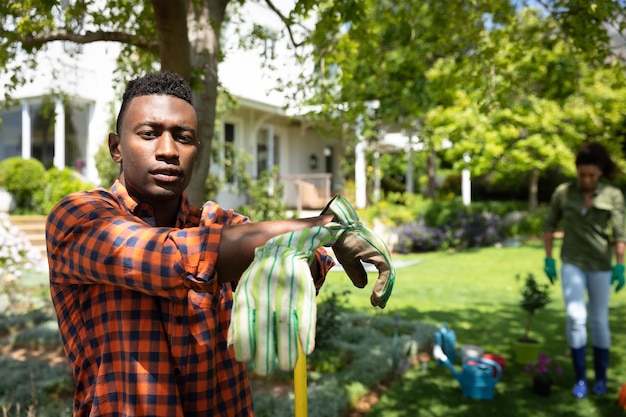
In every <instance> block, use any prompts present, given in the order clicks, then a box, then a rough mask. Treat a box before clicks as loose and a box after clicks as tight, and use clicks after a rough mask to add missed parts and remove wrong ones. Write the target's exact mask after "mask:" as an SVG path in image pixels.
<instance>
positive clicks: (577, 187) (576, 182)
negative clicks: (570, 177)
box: [574, 180, 606, 195]
mask: <svg viewBox="0 0 626 417" xmlns="http://www.w3.org/2000/svg"><path fill="white" fill-rule="evenodd" d="M574 184H575V186H576V189H577V190H578V191H580V192H581V193H582V192H583V187H581V185H580V183H579V182H578V181H577V180H574ZM604 187H606V184H604V183H603V182H601V181H598V183H597V184H596V189H595V190H593V195H598V194H599V193H600V192H601V191H602V190H603V189H604Z"/></svg>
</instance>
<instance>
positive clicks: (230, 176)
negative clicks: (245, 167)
mask: <svg viewBox="0 0 626 417" xmlns="http://www.w3.org/2000/svg"><path fill="white" fill-rule="evenodd" d="M235 173H236V169H235V125H234V124H232V123H224V180H225V181H226V183H228V184H234V183H235V178H236V175H235Z"/></svg>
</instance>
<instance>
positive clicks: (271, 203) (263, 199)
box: [237, 167, 287, 222]
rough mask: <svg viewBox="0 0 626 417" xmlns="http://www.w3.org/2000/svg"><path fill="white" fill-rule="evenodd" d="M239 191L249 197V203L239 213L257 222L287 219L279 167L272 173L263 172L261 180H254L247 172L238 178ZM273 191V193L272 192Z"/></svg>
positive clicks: (239, 209) (240, 208)
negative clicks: (279, 179)
mask: <svg viewBox="0 0 626 417" xmlns="http://www.w3.org/2000/svg"><path fill="white" fill-rule="evenodd" d="M238 185H239V190H240V191H241V192H244V193H245V194H246V196H247V200H248V203H247V204H245V205H244V206H242V207H239V208H238V209H237V211H238V212H239V213H242V214H245V215H246V216H248V217H250V219H252V220H253V221H255V222H260V221H266V220H279V219H284V218H285V211H286V209H287V207H286V205H285V204H284V203H283V188H284V186H283V184H281V183H280V182H279V181H278V167H274V169H272V171H271V172H267V171H263V172H262V173H261V175H260V176H259V178H257V179H252V178H251V177H250V175H249V174H248V173H247V172H245V173H242V175H240V176H239V177H238ZM270 190H271V191H270Z"/></svg>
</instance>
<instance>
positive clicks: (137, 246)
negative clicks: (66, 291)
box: [46, 190, 226, 299]
mask: <svg viewBox="0 0 626 417" xmlns="http://www.w3.org/2000/svg"><path fill="white" fill-rule="evenodd" d="M225 216H226V215H225ZM220 221H222V222H223V221H224V219H220ZM222 227H223V225H222V224H219V223H215V224H210V225H208V224H206V223H203V224H201V225H200V226H196V227H189V228H180V229H179V228H162V227H151V226H150V225H148V224H147V223H144V222H143V221H142V220H141V219H139V218H137V217H135V216H134V215H132V214H131V213H129V212H128V211H127V210H126V209H125V208H124V207H122V205H121V203H120V202H119V201H118V200H116V199H115V198H114V197H113V196H112V195H111V194H109V193H108V192H106V191H104V190H98V191H95V192H94V191H91V192H82V193H76V194H71V195H69V196H67V197H66V198H64V199H63V200H62V201H61V202H60V203H59V204H57V205H56V206H55V208H54V209H53V210H52V211H51V212H50V214H49V216H48V218H47V222H46V245H47V251H48V262H49V266H50V281H51V283H59V284H64V285H71V284H89V283H90V284H97V283H100V284H109V285H113V286H119V287H123V288H129V289H132V290H135V291H140V292H144V293H147V294H151V295H158V296H163V297H169V298H172V297H173V298H178V299H183V298H186V297H187V292H188V289H189V288H193V289H194V290H195V291H209V290H213V289H215V288H217V286H215V285H214V284H215V283H214V282H212V281H214V275H215V260H216V258H217V248H218V246H219V242H220V239H221V231H222Z"/></svg>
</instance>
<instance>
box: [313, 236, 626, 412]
mask: <svg viewBox="0 0 626 417" xmlns="http://www.w3.org/2000/svg"><path fill="white" fill-rule="evenodd" d="M558 256H559V254H558V253H555V257H556V258H557V259H558ZM416 258H418V259H419V260H420V262H419V263H417V264H414V265H411V266H407V267H404V268H399V269H398V270H397V271H396V272H397V277H396V282H395V286H394V291H393V294H392V296H391V298H390V299H389V302H388V304H387V307H386V308H385V309H384V310H380V309H374V308H373V307H371V305H370V304H369V295H370V291H371V288H372V285H373V281H374V280H375V279H376V274H375V273H372V274H369V278H370V282H369V283H368V285H367V287H366V288H365V289H358V288H355V287H354V286H352V284H351V283H350V280H349V279H348V278H347V276H345V274H344V273H343V272H332V273H331V274H329V276H328V277H327V279H326V284H325V285H324V288H323V289H322V291H321V292H320V297H323V294H324V293H325V292H328V291H336V292H343V291H349V292H350V294H349V295H348V297H347V300H348V301H347V306H346V307H347V308H348V309H354V310H362V311H368V312H370V313H371V314H373V315H375V316H379V317H384V316H388V317H394V316H395V315H399V316H400V317H402V318H403V319H406V320H420V321H423V322H425V323H432V324H435V325H440V324H441V323H442V322H447V323H448V324H449V326H450V327H451V328H453V329H454V330H455V331H456V334H457V347H459V346H460V345H462V344H476V345H479V346H481V347H483V348H484V349H485V351H486V352H491V353H496V354H499V355H502V356H504V357H505V358H507V359H508V362H507V365H506V367H505V371H504V374H503V375H504V376H503V379H502V381H500V382H499V383H497V384H496V390H495V398H494V399H493V400H490V401H479V400H471V399H467V398H464V397H463V396H462V395H461V389H460V387H459V384H458V382H457V381H456V380H455V379H454V377H453V376H452V375H451V373H450V371H449V370H447V369H446V368H444V367H442V366H437V365H436V364H435V363H433V361H431V362H430V363H429V366H428V369H427V371H426V372H421V371H420V370H419V369H417V368H414V369H413V370H411V371H409V373H407V374H405V375H404V376H403V377H402V379H400V380H398V381H397V382H396V383H395V384H394V385H393V386H392V387H391V388H390V389H389V390H388V391H387V392H386V394H385V395H384V396H383V397H382V398H381V400H380V402H379V403H378V404H377V405H376V406H374V408H373V411H372V412H371V413H369V414H368V417H378V416H381V417H394V416H398V417H401V416H402V417H405V416H411V417H413V416H417V417H419V416H443V415H445V416H463V417H466V416H511V417H517V416H519V417H522V416H533V417H534V416H539V417H543V416H545V417H548V416H574V417H586V416H624V415H625V414H624V413H623V411H621V410H620V409H619V407H618V405H617V392H618V389H619V387H620V386H621V383H622V382H626V366H625V361H624V357H625V355H626V320H624V319H623V317H626V293H625V292H624V291H622V292H620V293H619V294H614V293H613V294H612V298H611V316H610V317H611V329H612V334H613V347H612V355H611V365H610V368H609V383H610V385H611V391H610V395H608V396H605V397H590V398H588V399H585V400H583V401H573V400H572V398H571V394H570V392H569V389H570V387H571V383H572V381H573V373H572V370H571V365H570V358H569V356H568V353H567V351H568V347H567V342H566V340H565V317H564V311H563V297H562V294H561V287H560V282H557V283H556V285H553V286H551V287H550V291H551V296H552V301H551V302H550V303H549V304H548V306H547V307H546V308H545V309H543V310H541V311H538V312H537V313H536V314H535V317H534V319H533V323H532V327H531V334H532V335H533V336H534V337H535V338H537V339H539V340H540V341H541V342H542V343H543V351H545V352H547V353H549V354H550V355H551V356H553V357H554V358H555V360H557V361H558V363H560V364H561V365H562V366H563V367H564V368H565V373H564V375H563V378H562V379H561V380H559V381H557V383H556V387H555V389H554V390H553V391H554V392H553V395H552V397H550V398H548V399H546V398H541V397H537V396H535V395H534V394H533V393H532V392H531V390H530V384H531V382H530V378H529V376H528V375H526V373H525V372H524V369H523V366H522V365H518V364H516V363H514V361H513V360H512V349H511V347H512V343H513V342H514V341H515V340H516V339H517V338H519V337H521V335H522V334H523V328H524V317H525V314H524V311H523V310H522V309H521V308H520V307H519V301H520V295H519V289H520V286H521V284H522V283H521V282H517V281H516V278H515V276H516V275H517V274H520V275H522V276H524V275H526V274H527V273H533V274H535V276H536V277H537V279H538V280H539V281H542V280H544V279H545V280H546V282H547V278H546V277H545V275H544V273H543V259H544V252H543V249H542V244H541V242H540V241H536V242H530V243H526V244H524V245H521V246H518V247H501V248H496V247H492V248H484V249H477V250H468V251H460V252H436V253H424V254H412V255H394V259H396V260H408V259H416ZM457 366H458V367H459V369H460V364H457ZM592 369H593V366H592V362H591V355H589V364H588V370H589V371H588V372H589V374H588V376H589V378H593V372H592Z"/></svg>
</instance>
